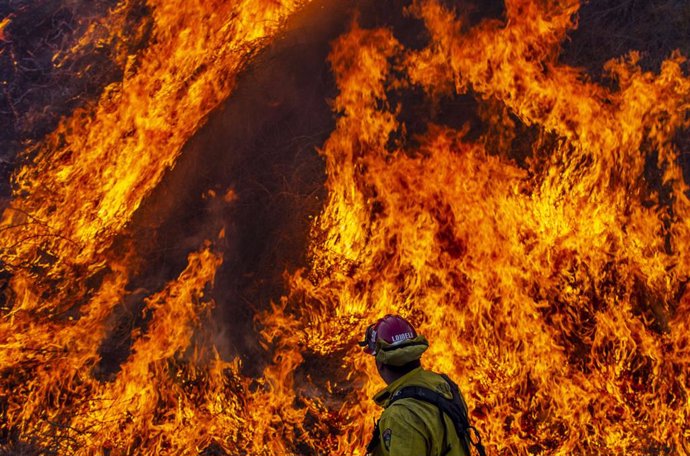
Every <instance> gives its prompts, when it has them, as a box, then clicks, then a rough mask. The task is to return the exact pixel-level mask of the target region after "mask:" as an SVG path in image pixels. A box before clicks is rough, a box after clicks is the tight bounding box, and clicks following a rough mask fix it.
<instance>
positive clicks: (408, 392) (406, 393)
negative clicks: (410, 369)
mask: <svg viewBox="0 0 690 456" xmlns="http://www.w3.org/2000/svg"><path fill="white" fill-rule="evenodd" d="M442 377H443V379H444V380H445V381H446V382H447V383H448V385H449V386H450V389H451V391H452V393H453V399H452V400H450V399H447V398H446V397H445V396H443V395H442V394H440V393H437V392H436V391H433V390H430V389H428V388H424V387H422V386H406V387H404V388H401V389H399V390H398V391H397V392H396V393H395V394H394V395H393V396H392V397H391V399H390V401H389V406H390V405H391V404H393V402H395V401H399V400H400V399H407V398H412V399H417V400H420V401H424V402H427V403H430V404H433V405H435V406H436V407H438V409H439V410H440V412H441V424H443V426H444V440H446V439H445V423H444V422H443V414H444V413H445V414H446V415H448V416H449V417H450V419H451V420H452V421H453V424H454V425H455V431H456V432H457V434H458V437H460V442H461V443H462V444H464V446H465V447H466V448H465V449H466V451H467V454H468V455H469V454H470V449H469V444H472V446H474V447H475V448H476V449H477V452H478V453H479V455H480V456H486V450H485V449H484V446H483V445H482V441H481V437H480V436H479V433H478V432H477V429H476V428H474V427H473V426H470V423H469V419H468V417H467V411H466V410H465V407H463V406H462V403H461V402H460V390H459V389H458V385H456V384H455V383H454V382H453V381H452V380H451V379H450V378H448V377H447V376H446V375H442ZM470 431H472V432H470ZM472 433H473V434H474V436H475V437H476V439H473V438H472V435H471V434H472ZM444 446H445V442H444Z"/></svg>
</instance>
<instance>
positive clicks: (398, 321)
mask: <svg viewBox="0 0 690 456" xmlns="http://www.w3.org/2000/svg"><path fill="white" fill-rule="evenodd" d="M415 337H417V331H415V330H414V328H413V327H412V325H411V324H410V323H409V322H408V321H407V320H405V319H404V318H403V317H400V316H398V315H390V314H389V315H386V316H385V317H383V318H381V319H379V321H377V322H376V323H374V324H373V325H369V327H368V328H367V332H366V336H365V338H364V340H363V341H362V342H360V343H359V345H360V346H362V347H364V351H365V352H366V353H369V354H370V355H375V354H376V342H377V341H378V340H379V339H380V340H382V341H384V342H386V343H388V344H398V343H400V342H403V341H406V340H409V339H414V338H415Z"/></svg>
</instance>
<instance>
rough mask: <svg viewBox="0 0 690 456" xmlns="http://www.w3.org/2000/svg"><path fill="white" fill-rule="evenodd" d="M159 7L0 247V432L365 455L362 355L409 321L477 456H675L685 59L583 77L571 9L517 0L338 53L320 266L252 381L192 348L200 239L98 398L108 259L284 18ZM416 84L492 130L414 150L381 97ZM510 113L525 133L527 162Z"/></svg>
mask: <svg viewBox="0 0 690 456" xmlns="http://www.w3.org/2000/svg"><path fill="white" fill-rule="evenodd" d="M202 3H203V4H202ZM300 3H301V2H300ZM151 6H152V7H153V21H154V35H155V37H156V39H155V40H154V41H153V42H152V43H153V44H152V45H151V46H150V47H149V48H148V49H147V50H145V51H143V52H142V53H141V54H140V55H137V56H127V59H126V60H127V62H126V63H125V64H126V65H127V67H128V70H127V71H126V72H125V74H126V77H125V80H124V81H123V82H122V83H121V84H117V85H114V86H112V87H110V88H108V89H107V90H106V92H105V93H104V95H103V96H102V97H101V99H100V100H99V102H98V104H97V105H95V106H94V107H92V108H90V109H85V110H82V111H79V112H78V113H76V114H75V115H74V116H72V117H71V118H70V119H67V120H65V121H64V122H63V123H62V124H61V125H60V127H59V128H58V129H57V131H56V132H55V133H54V134H52V135H50V136H49V137H48V138H47V139H46V141H45V142H44V143H43V144H42V145H41V146H40V147H39V148H38V150H37V154H36V158H35V160H34V164H33V165H29V166H27V167H25V168H23V169H21V170H20V171H19V172H18V173H17V175H16V177H15V179H16V182H17V192H16V194H15V198H14V200H13V203H12V206H11V207H10V208H8V209H7V210H6V211H5V214H4V216H3V221H2V229H3V231H4V233H5V236H3V238H2V240H1V241H0V253H1V254H2V261H3V262H4V263H5V265H6V266H5V267H6V269H8V270H10V271H11V272H12V279H11V287H10V288H11V306H8V307H7V308H6V309H3V318H2V321H1V322H0V360H1V362H0V366H2V369H3V380H2V381H0V396H1V397H2V400H0V410H1V411H3V412H4V414H5V416H6V417H7V423H8V424H7V426H8V428H12V429H14V430H16V431H17V432H19V433H20V434H21V436H22V438H23V439H25V440H26V441H32V442H33V444H35V445H36V446H38V447H40V448H43V449H50V450H53V451H55V452H57V453H59V454H133V453H136V454H151V455H153V454H156V455H158V454H199V453H201V452H202V451H205V450H207V449H209V448H218V451H224V452H225V453H226V454H265V455H269V454H270V455H281V456H283V455H287V454H305V455H307V454H308V455H313V454H333V455H341V454H342V455H346V454H347V455H352V454H355V455H363V454H364V451H363V446H364V442H365V440H366V439H367V437H368V433H369V432H370V430H371V429H370V428H371V423H372V420H371V418H373V417H375V416H376V415H378V413H380V411H379V410H377V409H376V408H375V407H374V406H373V403H372V402H371V400H370V396H371V395H372V394H373V393H374V391H376V389H378V388H379V387H381V386H382V384H381V382H380V380H378V377H377V374H376V373H375V372H374V369H373V365H372V361H371V360H370V359H367V358H366V357H365V356H364V355H363V354H362V353H361V352H360V351H359V349H358V348H356V345H355V344H354V342H355V341H356V340H358V339H359V338H361V337H362V332H363V330H364V328H365V327H366V325H367V324H368V323H370V322H371V321H372V320H374V319H375V318H377V317H379V316H381V315H383V314H385V313H389V312H397V313H401V314H403V315H405V316H407V317H409V318H410V319H411V320H412V321H413V322H414V323H415V324H416V325H417V326H418V327H419V331H420V333H423V334H425V335H426V336H427V337H428V338H429V340H430V341H431V347H430V349H429V351H428V352H427V354H425V357H424V360H423V361H424V363H425V365H426V366H428V367H430V368H431V369H433V370H437V371H442V372H446V373H448V374H450V375H451V376H452V377H454V378H455V379H456V380H457V381H458V383H459V384H460V387H461V389H462V390H463V392H464V394H465V396H466V398H467V399H468V402H469V405H470V409H471V414H472V419H473V420H474V423H475V425H476V426H477V427H478V428H479V429H480V430H481V431H482V434H483V436H484V439H485V440H486V443H487V447H488V451H489V452H490V453H491V454H503V455H513V454H526V453H530V454H554V455H556V454H558V455H565V454H590V453H605V454H633V455H643V454H653V453H660V452H664V453H669V454H688V451H687V448H688V447H689V444H690V430H689V429H690V428H689V427H688V425H687V423H688V421H689V419H690V402H688V397H690V391H689V388H688V384H690V378H689V377H690V375H689V370H688V366H689V362H690V352H689V351H688V347H690V336H689V335H688V334H690V332H689V331H690V327H688V322H689V321H690V318H689V317H690V292H688V291H687V289H686V284H687V282H688V279H689V274H690V256H689V255H690V254H689V253H688V252H689V251H690V248H689V247H690V200H689V199H688V186H687V185H686V183H685V182H684V180H683V176H682V170H681V168H680V166H679V164H678V160H677V157H678V153H679V150H678V146H677V145H676V143H675V136H676V135H677V134H678V132H680V131H681V130H682V129H684V128H688V126H689V125H688V122H689V121H688V119H689V118H690V117H689V116H688V111H689V110H690V78H688V77H687V76H686V75H684V74H683V72H682V71H681V63H682V62H683V58H682V57H681V56H680V55H678V54H674V55H672V56H671V57H670V58H669V59H668V60H667V61H666V62H664V64H663V65H662V67H661V69H660V71H659V73H658V74H654V73H650V72H644V71H642V70H641V69H640V67H639V66H638V58H639V56H638V55H637V54H636V53H634V52H633V53H630V54H629V55H628V56H626V57H624V58H620V59H617V60H613V61H611V62H609V63H608V64H607V66H606V69H607V71H608V72H609V77H610V78H611V80H612V81H613V82H614V84H611V87H605V86H603V85H600V84H595V83H593V82H589V81H588V80H587V78H586V77H585V75H584V74H583V72H582V71H581V70H578V69H575V68H572V67H569V66H567V65H565V64H563V63H562V62H560V61H559V59H558V57H559V52H560V46H561V43H562V41H563V40H564V39H565V37H566V34H567V32H568V31H569V30H571V29H572V28H573V27H574V25H575V21H574V17H575V16H574V15H576V14H577V11H578V6H577V5H573V3H572V2H558V1H548V2H542V1H539V2H537V1H533V0H509V1H507V2H506V20H505V21H497V20H487V21H484V22H482V23H480V24H479V25H477V26H475V27H472V28H469V29H467V27H465V26H464V25H463V24H462V22H461V21H460V20H459V19H458V18H457V17H455V15H454V14H453V13H452V12H451V11H448V10H446V9H445V8H443V7H442V6H441V5H440V4H439V3H438V2H436V1H433V0H424V1H419V2H416V3H415V4H414V6H413V7H412V8H410V10H409V13H410V14H413V15H415V16H417V17H418V18H420V19H421V20H423V21H424V24H425V25H426V28H427V29H428V32H429V37H430V39H429V43H428V45H427V46H426V47H425V48H424V49H421V50H413V49H407V48H406V47H405V46H404V45H403V44H401V43H400V42H399V41H398V40H397V39H396V37H395V36H394V34H393V33H392V32H391V31H390V30H388V29H385V28H378V29H371V30H367V29H363V28H361V27H360V26H358V25H356V24H355V25H353V26H352V27H351V29H350V30H349V31H348V32H347V33H345V34H344V35H343V36H341V37H340V38H338V39H337V40H336V41H335V42H334V43H333V49H332V52H331V55H330V63H331V65H332V68H333V71H334V74H335V79H336V83H337V86H338V89H339V94H338V96H337V98H336V99H335V100H334V101H333V108H334V111H335V112H336V113H337V114H338V117H337V121H336V127H335V130H334V131H333V132H332V133H331V135H330V137H329V139H328V140H327V141H326V143H325V144H324V146H323V148H322V149H321V150H320V153H321V154H322V156H323V158H324V160H325V163H326V172H327V184H326V186H327V190H328V200H327V201H326V203H325V206H324V208H323V211H322V213H321V214H320V216H319V217H318V219H316V220H315V222H314V225H313V228H312V234H311V245H310V251H309V254H310V261H309V265H308V267H306V268H305V269H303V270H300V271H297V272H296V273H294V274H292V275H291V276H290V277H289V287H290V292H289V295H288V296H286V297H284V298H283V299H282V300H281V302H280V303H279V304H276V305H275V306H274V307H273V308H272V309H271V310H270V311H269V312H265V313H262V314H260V315H258V316H257V320H258V323H259V324H260V326H261V327H262V336H263V338H264V340H265V348H266V349H267V350H270V351H271V353H272V355H273V360H272V363H270V364H269V365H268V366H267V367H266V368H265V370H264V372H263V376H262V377H261V378H258V379H251V378H247V377H244V376H243V375H241V373H240V367H241V366H240V363H239V360H234V361H231V362H226V361H223V360H221V359H220V357H219V355H218V354H217V353H216V351H215V349H214V348H213V347H212V346H211V344H210V343H209V342H208V341H206V340H204V336H203V332H198V333H195V331H194V328H196V327H198V326H199V324H200V322H201V321H203V318H204V316H205V315H207V314H208V312H209V310H210V308H211V306H212V302H210V301H209V300H208V298H207V297H205V296H206V291H207V289H209V288H210V287H212V284H213V280H214V277H215V273H216V270H217V268H218V267H219V266H220V264H221V260H220V258H219V256H218V255H216V254H214V253H212V250H211V248H210V247H209V246H204V248H202V249H200V250H199V252H197V253H193V254H191V255H189V258H188V266H187V268H186V269H185V270H184V271H183V272H182V273H181V274H180V275H179V277H178V278H177V279H176V280H174V281H172V282H171V283H169V284H168V285H167V286H166V287H165V289H164V290H162V291H160V292H158V293H156V294H154V295H153V296H151V297H149V298H148V299H146V301H145V302H146V306H145V314H146V319H147V323H146V325H144V326H143V327H142V329H140V330H137V331H134V334H133V335H132V337H133V340H134V341H133V343H132V353H131V354H130V356H129V357H128V359H127V361H125V362H124V363H123V365H122V366H120V371H119V372H118V373H117V375H116V376H115V377H114V378H113V379H111V381H99V380H97V379H95V375H94V374H93V372H92V369H94V366H95V365H96V364H97V362H98V359H99V354H98V348H99V346H100V344H101V343H102V341H103V339H104V337H105V336H106V333H107V332H108V330H109V329H110V326H111V323H110V321H109V319H110V318H111V316H112V314H113V311H114V309H115V307H116V306H117V305H118V303H120V302H122V301H123V299H124V298H125V296H126V295H127V293H128V291H127V285H128V283H129V280H130V277H131V276H132V275H134V273H135V269H136V264H137V263H138V259H137V255H136V252H132V251H131V250H132V249H130V248H127V241H126V240H122V237H124V235H126V229H127V226H128V223H130V221H131V219H132V215H133V214H134V212H135V211H136V210H137V208H138V207H139V205H140V204H141V202H142V200H143V199H144V198H145V197H146V195H147V194H148V193H149V192H150V191H151V189H152V188H154V187H155V186H156V185H157V184H158V182H159V181H160V179H161V177H162V176H163V174H164V173H165V171H166V170H167V169H168V168H169V167H171V166H173V164H174V163H175V160H176V158H177V156H178V155H179V153H180V150H181V148H182V146H183V144H184V143H185V141H187V139H188V138H189V137H190V136H191V135H192V134H193V133H194V132H195V131H196V129H197V128H198V127H199V125H200V124H201V123H202V122H203V120H204V118H205V116H206V115H207V114H208V113H209V112H210V110H212V109H213V108H214V107H215V106H217V105H218V104H219V103H220V102H221V101H222V100H223V99H225V98H226V97H227V96H228V94H229V93H230V91H231V90H232V88H233V84H234V78H235V76H236V74H237V73H238V72H239V71H240V70H241V69H242V68H243V66H244V65H246V63H247V62H248V60H249V59H250V57H251V55H252V53H253V52H254V51H255V50H256V49H258V48H259V47H260V46H261V45H262V44H263V43H264V41H266V40H268V39H270V37H271V36H272V35H274V34H275V33H276V32H277V31H278V29H279V28H280V25H281V24H282V22H283V21H284V19H285V18H286V17H287V16H288V15H289V14H290V13H291V12H292V11H294V10H295V9H296V8H297V7H298V2H266V3H265V4H264V3H261V2H259V3H254V2H250V1H249V0H247V1H243V2H240V3H238V4H234V5H229V4H226V3H225V2H211V3H210V4H209V2H205V3H204V2H198V4H195V5H194V7H191V6H188V4H185V8H182V7H181V4H180V5H178V4H176V3H175V2H159V3H155V4H151ZM126 7H127V3H126V2H125V4H124V6H122V8H126ZM112 14H118V12H117V11H114V12H113V13H112ZM114 22H116V23H117V21H114ZM115 28H117V27H115ZM82 44H83V43H82ZM410 88H415V89H418V90H419V91H420V92H421V93H422V95H421V96H423V97H424V98H425V100H426V101H427V102H428V103H429V104H431V105H433V104H434V103H437V102H438V101H439V100H441V99H443V98H444V97H454V96H458V95H471V96H473V97H475V98H476V100H477V103H478V104H479V106H480V108H479V113H480V115H481V116H482V120H483V121H484V124H485V127H486V128H485V129H484V130H483V132H482V133H481V134H479V135H478V137H477V136H472V135H470V134H469V127H463V128H459V129H454V128H451V127H449V126H445V125H435V124H432V123H430V124H429V125H428V130H427V132H426V133H424V134H422V135H419V136H418V137H410V135H408V134H407V126H406V125H405V124H404V122H403V121H402V120H401V118H402V117H403V116H402V115H401V114H402V113H404V112H405V110H406V109H410V108H409V106H408V105H407V104H406V99H405V98H404V97H396V96H395V95H396V94H400V93H403V92H404V91H405V90H408V89H410ZM396 100H397V101H396ZM399 100H402V101H399ZM511 115H512V116H514V117H516V118H517V119H519V122H520V123H522V124H524V125H526V126H532V127H534V128H535V130H537V131H538V132H539V134H538V135H535V137H536V138H535V139H534V140H533V141H531V144H530V146H529V151H528V152H529V153H528V154H527V155H528V156H527V157H522V158H521V159H520V160H517V159H515V158H511V157H514V152H516V149H518V147H519V144H518V142H519V141H517V140H516V136H517V135H518V134H519V129H518V127H517V126H516V124H517V123H518V121H516V120H513V119H511V117H510V116H511ZM401 137H402V138H404V140H400V139H399V138H401ZM396 138H397V139H396ZM650 170H651V171H650ZM649 173H657V174H659V175H660V176H661V179H660V180H661V184H660V185H655V184H654V183H651V182H648V180H647V179H646V176H647V175H648V174H649ZM224 199H225V200H226V202H227V203H231V202H232V201H233V200H234V199H235V196H234V193H233V192H232V191H229V192H228V193H227V194H226V196H225V197H224ZM116 240H119V241H120V242H119V243H116V242H115V241H116ZM122 245H124V246H125V247H122ZM97 273H100V274H102V277H100V276H98V275H97ZM96 278H98V279H99V280H98V281H97V280H96ZM86 279H90V280H86ZM94 282H97V283H98V285H96V286H94V285H92V284H93V283H94ZM87 284H90V285H87ZM197 339H198V340H197ZM324 366H326V367H324ZM324 374H328V376H326V375H324Z"/></svg>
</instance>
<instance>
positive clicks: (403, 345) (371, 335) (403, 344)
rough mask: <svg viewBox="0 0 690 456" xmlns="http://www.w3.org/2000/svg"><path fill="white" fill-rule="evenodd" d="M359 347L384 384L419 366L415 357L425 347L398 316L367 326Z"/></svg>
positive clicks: (424, 343)
mask: <svg viewBox="0 0 690 456" xmlns="http://www.w3.org/2000/svg"><path fill="white" fill-rule="evenodd" d="M359 344H360V345H361V346H362V347H364V352H365V353H368V354H370V355H373V356H374V357H375V358H376V367H377V369H378V371H379V374H380V375H381V377H382V378H383V379H384V380H385V381H386V383H390V382H391V381H393V380H395V379H396V378H398V377H400V376H401V375H404V374H405V373H407V372H409V371H410V370H412V369H414V368H416V367H419V366H420V362H419V358H420V357H421V356H422V353H424V351H426V349H427V348H428V347H429V342H427V340H426V338H425V337H424V336H420V335H417V331H415V329H414V327H413V326H412V325H411V324H410V323H409V322H408V321H407V320H405V319H404V318H402V317H400V316H398V315H386V316H385V317H383V318H381V319H379V320H378V321H376V322H375V323H373V324H371V325H369V327H368V328H367V330H366V334H365V338H364V340H363V341H362V342H360V343H359Z"/></svg>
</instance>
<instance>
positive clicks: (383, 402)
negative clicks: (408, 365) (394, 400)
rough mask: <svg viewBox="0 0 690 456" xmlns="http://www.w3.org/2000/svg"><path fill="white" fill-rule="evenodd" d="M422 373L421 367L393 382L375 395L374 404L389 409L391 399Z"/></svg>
mask: <svg viewBox="0 0 690 456" xmlns="http://www.w3.org/2000/svg"><path fill="white" fill-rule="evenodd" d="M421 371H422V368H421V367H417V368H415V369H412V370H411V371H410V372H408V373H407V374H405V375H403V376H402V377H400V378H398V379H396V380H395V381H393V382H392V383H391V384H390V385H388V386H387V387H385V388H384V389H382V390H381V391H379V392H378V393H376V394H375V395H374V402H376V403H377V404H378V405H380V406H381V407H383V408H386V407H388V403H389V401H390V398H391V397H392V396H393V395H394V394H395V393H396V392H397V391H398V390H399V389H400V388H402V387H403V386H405V385H406V383H408V382H409V381H410V380H411V379H412V378H414V377H415V376H417V374H419V373H420V372H421Z"/></svg>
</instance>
